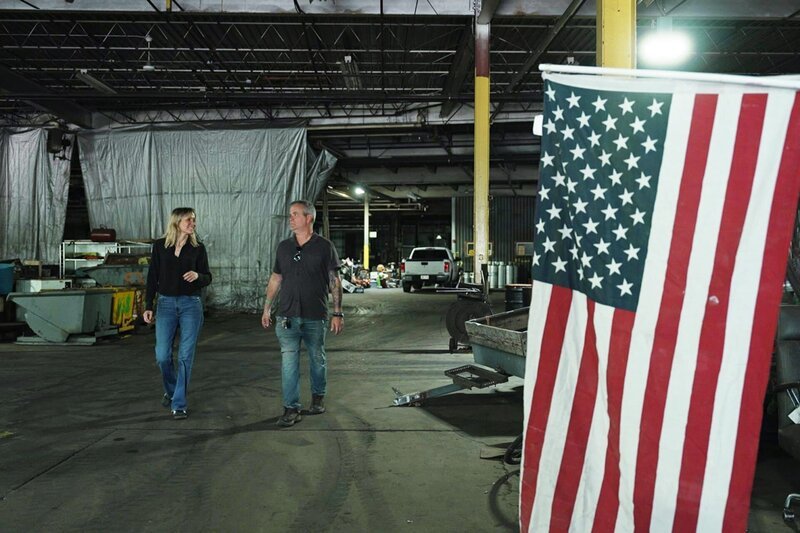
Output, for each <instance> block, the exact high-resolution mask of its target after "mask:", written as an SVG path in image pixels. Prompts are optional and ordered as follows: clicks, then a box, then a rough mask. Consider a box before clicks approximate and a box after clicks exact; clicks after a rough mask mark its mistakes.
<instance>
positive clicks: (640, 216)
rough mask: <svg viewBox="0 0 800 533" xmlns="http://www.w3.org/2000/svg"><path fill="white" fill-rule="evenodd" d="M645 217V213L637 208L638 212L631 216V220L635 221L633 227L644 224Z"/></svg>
mask: <svg viewBox="0 0 800 533" xmlns="http://www.w3.org/2000/svg"><path fill="white" fill-rule="evenodd" d="M644 215H645V214H644V212H642V211H639V208H636V212H635V213H634V214H632V215H631V218H632V219H633V225H634V226H635V225H636V224H644Z"/></svg>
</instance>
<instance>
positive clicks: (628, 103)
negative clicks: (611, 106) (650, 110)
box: [619, 97, 634, 115]
mask: <svg viewBox="0 0 800 533" xmlns="http://www.w3.org/2000/svg"><path fill="white" fill-rule="evenodd" d="M633 104H634V102H633V101H632V100H628V98H627V97H626V98H625V99H624V100H623V101H622V103H621V104H619V108H620V109H621V110H622V114H623V115H624V114H625V113H633Z"/></svg>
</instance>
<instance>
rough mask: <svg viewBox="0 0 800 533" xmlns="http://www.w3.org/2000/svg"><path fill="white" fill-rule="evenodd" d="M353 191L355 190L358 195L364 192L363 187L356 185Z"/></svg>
mask: <svg viewBox="0 0 800 533" xmlns="http://www.w3.org/2000/svg"><path fill="white" fill-rule="evenodd" d="M355 191H356V194H357V195H359V196H361V195H362V194H364V193H365V192H366V191H365V190H364V189H363V187H356V189H355Z"/></svg>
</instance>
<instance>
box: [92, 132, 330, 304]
mask: <svg viewBox="0 0 800 533" xmlns="http://www.w3.org/2000/svg"><path fill="white" fill-rule="evenodd" d="M78 142H79V147H80V160H81V168H82V170H83V177H84V183H85V186H86V197H87V203H88V208H89V220H90V222H91V224H92V227H98V226H105V227H109V228H114V229H115V230H116V232H117V238H118V239H125V240H147V239H153V238H158V237H160V236H162V235H163V233H164V229H165V224H166V223H167V221H168V220H169V214H170V212H171V211H172V209H174V208H175V207H193V208H194V209H195V211H196V213H197V235H198V237H199V239H200V240H201V241H202V242H203V243H204V244H205V246H206V248H207V250H208V256H209V263H210V266H211V271H212V274H213V276H214V281H213V283H212V285H211V286H210V287H209V288H208V291H207V298H208V302H209V303H210V304H212V305H214V306H215V307H225V308H232V309H258V308H260V307H261V306H262V305H263V295H264V289H265V286H266V282H267V279H268V278H269V274H270V272H271V271H272V262H273V257H274V256H273V254H274V251H275V248H276V247H277V245H278V242H280V241H281V240H283V239H285V238H287V237H288V236H290V235H291V232H290V231H289V226H288V218H287V211H288V205H289V203H290V202H291V201H292V200H296V199H305V200H309V201H311V202H312V203H313V202H314V200H315V199H316V196H317V195H318V194H319V192H320V191H321V190H322V188H323V187H324V181H325V179H326V178H327V176H328V175H329V174H330V172H331V170H332V169H333V166H334V165H335V163H336V159H335V158H334V157H333V156H331V155H330V154H328V153H327V152H323V153H322V154H320V155H319V156H314V155H313V154H312V153H311V149H310V148H309V146H308V143H307V141H306V130H305V129H304V128H276V129H197V128H194V127H191V128H189V127H186V126H182V127H169V128H158V127H153V126H147V127H131V128H124V129H114V130H106V131H92V132H83V133H80V134H79V136H78Z"/></svg>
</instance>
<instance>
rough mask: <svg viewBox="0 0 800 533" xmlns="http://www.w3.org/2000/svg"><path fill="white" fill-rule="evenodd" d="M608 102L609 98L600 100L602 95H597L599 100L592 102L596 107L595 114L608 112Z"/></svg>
mask: <svg viewBox="0 0 800 533" xmlns="http://www.w3.org/2000/svg"><path fill="white" fill-rule="evenodd" d="M606 102H608V99H607V98H600V95H599V94H598V95H597V100H595V101H594V102H592V105H593V106H594V112H595V113H598V112H600V111H605V110H606Z"/></svg>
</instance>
